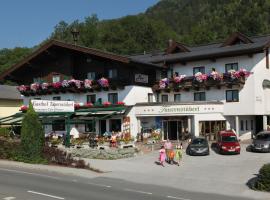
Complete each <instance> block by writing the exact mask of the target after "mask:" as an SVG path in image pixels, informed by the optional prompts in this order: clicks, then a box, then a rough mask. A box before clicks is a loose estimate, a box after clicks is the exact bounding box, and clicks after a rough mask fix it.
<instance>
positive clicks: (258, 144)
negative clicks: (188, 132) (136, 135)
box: [251, 131, 270, 152]
mask: <svg viewBox="0 0 270 200" xmlns="http://www.w3.org/2000/svg"><path fill="white" fill-rule="evenodd" d="M251 151H256V152H270V131H261V132H259V133H258V134H257V135H256V136H255V139H253V142H252V144H251Z"/></svg>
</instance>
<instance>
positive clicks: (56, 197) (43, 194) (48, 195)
mask: <svg viewBox="0 0 270 200" xmlns="http://www.w3.org/2000/svg"><path fill="white" fill-rule="evenodd" d="M27 192H29V193H32V194H37V195H41V196H45V197H51V198H54V199H65V198H63V197H58V196H54V195H50V194H45V193H40V192H35V191H31V190H29V191H27Z"/></svg>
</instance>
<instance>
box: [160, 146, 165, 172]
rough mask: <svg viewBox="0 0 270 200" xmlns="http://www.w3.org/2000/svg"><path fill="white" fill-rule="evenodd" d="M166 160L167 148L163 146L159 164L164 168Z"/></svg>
mask: <svg viewBox="0 0 270 200" xmlns="http://www.w3.org/2000/svg"><path fill="white" fill-rule="evenodd" d="M165 159H166V155H165V148H164V146H161V149H160V150H159V162H160V164H161V165H162V166H163V167H164V162H165Z"/></svg>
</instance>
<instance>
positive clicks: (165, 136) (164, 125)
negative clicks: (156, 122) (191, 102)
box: [162, 121, 168, 140]
mask: <svg viewBox="0 0 270 200" xmlns="http://www.w3.org/2000/svg"><path fill="white" fill-rule="evenodd" d="M162 129H163V139H164V140H167V139H168V121H163V122H162Z"/></svg>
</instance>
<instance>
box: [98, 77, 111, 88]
mask: <svg viewBox="0 0 270 200" xmlns="http://www.w3.org/2000/svg"><path fill="white" fill-rule="evenodd" d="M98 84H99V85H100V86H101V87H109V81H108V79H106V78H104V77H102V78H101V79H99V80H98Z"/></svg>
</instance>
